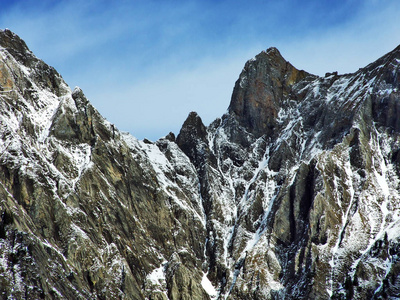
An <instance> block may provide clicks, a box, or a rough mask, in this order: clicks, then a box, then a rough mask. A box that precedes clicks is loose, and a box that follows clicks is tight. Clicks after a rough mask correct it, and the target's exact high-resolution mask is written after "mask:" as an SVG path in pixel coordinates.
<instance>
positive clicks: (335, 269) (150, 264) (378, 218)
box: [0, 30, 400, 299]
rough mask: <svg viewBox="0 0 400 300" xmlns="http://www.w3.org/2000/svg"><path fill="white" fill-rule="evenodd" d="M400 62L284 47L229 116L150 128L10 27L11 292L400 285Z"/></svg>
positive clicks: (331, 291) (343, 291) (264, 58)
mask: <svg viewBox="0 0 400 300" xmlns="http://www.w3.org/2000/svg"><path fill="white" fill-rule="evenodd" d="M399 67H400V48H397V49H395V50H393V51H392V52H390V53H389V54H387V55H385V56H383V57H382V58H380V59H378V60H377V61H376V62H374V63H372V64H370V65H368V66H367V67H365V68H362V69H360V70H359V71H357V72H356V73H354V74H345V75H338V74H337V73H327V74H326V76H324V77H318V76H315V75H311V74H309V73H307V72H305V71H299V70H297V69H296V68H295V67H294V66H292V65H291V64H290V63H289V62H287V61H286V60H285V59H284V58H283V57H282V56H281V55H280V53H279V51H278V50H277V49H275V48H270V49H268V50H267V51H264V52H262V53H260V54H259V55H257V56H256V57H255V58H254V59H252V60H250V61H248V62H247V63H246V64H245V67H244V69H243V71H242V73H241V74H240V76H239V79H238V81H237V82H236V84H235V88H234V92H233V95H232V99H231V103H230V105H229V109H228V112H227V113H226V114H225V115H223V116H222V117H221V118H220V119H217V120H215V121H214V122H213V123H211V124H210V125H209V126H206V125H204V124H203V122H202V120H201V117H200V116H198V115H197V114H196V113H194V112H192V113H190V114H189V116H188V118H187V120H186V121H185V122H184V124H183V126H182V129H181V131H180V133H179V134H178V135H177V136H176V138H175V135H174V134H169V135H168V136H167V137H166V138H162V139H160V140H158V141H157V142H150V141H148V140H145V141H139V140H137V139H135V138H134V137H132V136H131V135H129V134H128V133H123V132H120V131H119V130H118V129H117V128H116V127H115V126H114V125H113V124H110V123H109V122H108V121H106V120H105V119H104V118H103V117H102V116H101V115H100V114H99V112H98V111H97V110H96V109H95V108H94V107H93V106H92V105H91V104H90V102H89V100H88V99H87V98H86V97H85V95H84V93H83V91H82V90H81V89H79V88H75V89H74V90H73V91H71V89H70V88H69V87H68V86H67V85H66V84H65V82H64V81H63V79H62V78H61V76H60V75H59V74H58V73H57V72H56V71H55V70H54V69H53V68H51V67H49V66H47V65H46V64H45V63H44V62H42V61H41V60H39V59H37V58H36V57H35V56H34V54H33V53H32V52H31V51H30V50H29V49H28V48H27V46H26V45H25V43H24V42H23V41H22V40H21V39H20V38H19V37H18V36H16V35H15V34H14V33H12V32H10V31H9V30H5V31H0V125H1V126H0V218H1V219H0V294H1V297H2V298H5V299H7V298H10V299H42V298H44V299H118V298H121V299H370V298H373V297H376V298H389V299H396V298H398V297H400V294H399V293H400V276H399V274H400V272H399V270H400V258H399V251H400V242H399V236H400V192H399V191H400V187H399V184H400V181H399V176H400V154H399V153H400V138H399V134H400V120H399V111H400V106H399V103H400V102H399V101H400V92H399V87H400V69H399ZM166 132H168V129H166Z"/></svg>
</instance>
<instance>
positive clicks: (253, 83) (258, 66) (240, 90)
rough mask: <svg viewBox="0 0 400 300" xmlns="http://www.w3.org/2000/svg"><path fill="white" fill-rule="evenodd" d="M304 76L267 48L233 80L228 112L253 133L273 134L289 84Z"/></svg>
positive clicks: (303, 72) (274, 50)
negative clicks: (233, 85)
mask: <svg viewBox="0 0 400 300" xmlns="http://www.w3.org/2000/svg"><path fill="white" fill-rule="evenodd" d="M307 76H311V75H310V74H309V73H307V72H305V71H300V70H298V69H296V68H295V67H294V66H293V65H292V64H291V63H290V62H288V61H286V60H285V59H284V58H283V57H282V55H281V54H280V52H279V50H278V49H276V48H269V49H268V50H267V51H262V52H261V53H260V54H258V55H257V56H256V57H255V58H254V59H251V60H249V61H248V62H247V63H246V64H245V66H244V68H243V70H242V72H241V74H240V76H239V79H238V80H237V81H236V83H235V87H234V90H233V94H232V99H231V103H230V105H229V113H230V114H231V115H233V116H234V117H235V118H236V119H237V120H238V121H239V123H240V124H241V125H242V126H244V127H245V128H247V130H248V131H249V132H250V133H252V134H254V135H255V136H261V135H264V134H266V135H272V134H273V132H274V129H275V127H276V126H277V116H278V112H279V109H280V107H281V105H282V103H283V101H284V100H285V99H287V98H288V97H289V95H290V94H291V91H292V86H293V85H294V84H296V83H298V82H299V81H300V80H302V79H304V78H305V77H307Z"/></svg>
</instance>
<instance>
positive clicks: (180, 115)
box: [0, 0, 400, 140]
mask: <svg viewBox="0 0 400 300" xmlns="http://www.w3.org/2000/svg"><path fill="white" fill-rule="evenodd" d="M0 8H1V9H0V28H2V29H4V28H9V29H10V30H12V31H14V32H15V33H17V34H18V35H19V36H20V37H21V38H22V39H24V40H25V41H26V43H27V45H28V47H29V48H30V49H31V50H32V51H33V52H34V53H35V54H36V56H38V57H39V58H41V59H43V60H44V61H45V62H46V63H48V64H49V65H51V66H53V67H55V68H56V69H57V71H58V72H59V73H60V74H61V75H62V76H63V78H64V79H65V81H66V82H67V83H68V84H69V85H70V86H71V88H72V89H73V88H74V87H75V86H79V87H81V88H82V89H83V91H84V93H85V94H86V96H87V97H88V98H89V100H90V101H91V102H92V104H93V105H94V106H95V107H96V108H97V109H98V110H99V111H100V113H101V114H102V115H103V116H105V117H106V118H107V119H108V120H109V121H110V122H112V123H114V124H116V126H117V127H118V128H119V129H120V130H124V131H129V132H130V133H131V134H133V135H134V136H135V137H137V138H140V139H142V138H144V137H147V138H149V139H151V140H156V139H158V138H160V137H162V136H164V135H166V134H168V132H169V131H172V132H174V133H175V134H178V133H179V129H180V127H181V125H182V123H183V122H184V120H185V119H186V117H187V115H188V114H189V112H190V111H197V112H198V113H199V115H200V116H201V117H202V119H203V121H204V123H205V124H206V125H208V124H209V123H210V122H212V121H213V120H214V119H215V118H217V117H220V116H221V115H222V114H224V113H225V112H226V109H227V108H228V105H229V102H230V97H231V93H232V89H233V86H234V83H235V81H236V79H237V78H238V76H239V73H240V71H241V69H242V68H243V66H244V64H245V62H246V61H247V60H248V59H250V58H252V57H254V56H255V55H256V54H258V53H259V52H261V51H262V50H265V49H267V48H269V47H271V46H274V47H277V48H278V49H279V50H280V52H281V53H282V55H283V56H284V57H285V58H286V59H287V60H289V61H290V62H291V63H292V64H293V65H294V66H295V67H297V68H299V69H304V70H306V71H308V72H311V73H314V74H316V75H324V74H325V73H326V72H331V71H338V72H339V73H347V72H354V71H356V70H357V69H358V68H360V67H364V66H365V65H367V64H368V63H370V62H372V61H374V60H376V59H377V58H379V57H380V56H382V55H384V54H385V53H387V52H389V51H391V50H393V49H394V48H395V47H396V46H397V45H399V44H400V18H399V17H398V16H399V15H400V1H397V0H364V1H361V0H346V1H333V0H330V1H327V0H319V1H311V0H305V1H298V0H297V1H295V0H281V1H260V0H254V1H252V0H247V1H244V0H239V1H222V0H214V1H200V0H197V1H196V0H193V1H177V0H176V1H172V0H170V1H168V0H167V1H151V0H150V1H149V0H146V1H123V0H121V1H92V0H85V1H81V0H70V1H48V0H42V1H28V0H27V1H9V0H0Z"/></svg>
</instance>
